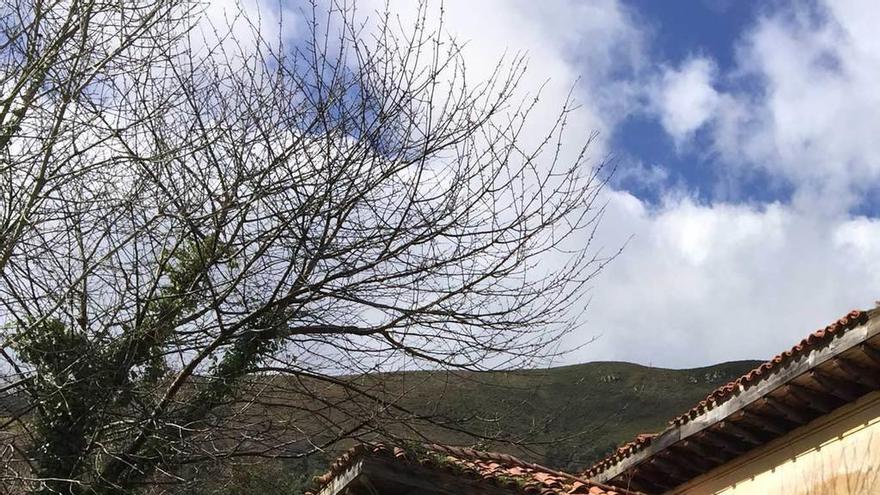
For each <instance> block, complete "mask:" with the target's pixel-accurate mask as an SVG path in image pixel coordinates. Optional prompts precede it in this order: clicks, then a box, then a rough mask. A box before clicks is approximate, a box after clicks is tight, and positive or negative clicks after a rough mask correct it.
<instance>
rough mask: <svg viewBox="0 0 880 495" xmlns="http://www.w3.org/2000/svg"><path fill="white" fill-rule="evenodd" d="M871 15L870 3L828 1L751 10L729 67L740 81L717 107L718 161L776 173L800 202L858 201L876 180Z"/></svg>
mask: <svg viewBox="0 0 880 495" xmlns="http://www.w3.org/2000/svg"><path fill="white" fill-rule="evenodd" d="M878 17H880V4H878V3H876V2H856V1H834V2H830V1H829V2H824V3H821V4H819V5H818V6H808V5H805V4H795V6H792V7H784V8H781V9H779V10H776V11H773V12H770V13H768V14H765V16H764V17H762V18H761V19H759V20H758V21H757V22H756V24H755V26H754V27H753V28H752V29H751V30H750V31H749V32H748V33H747V34H746V35H745V37H744V38H743V40H742V42H741V44H740V46H739V47H738V53H739V56H738V62H737V67H735V68H734V69H733V70H732V71H731V74H730V75H731V76H732V77H733V78H734V79H735V80H738V81H740V82H741V83H742V84H740V85H738V86H737V85H735V86H734V87H733V88H731V89H730V90H729V91H728V92H727V93H726V94H725V95H723V97H722V98H721V100H720V103H719V104H718V107H717V115H716V118H717V121H716V124H715V126H714V138H715V146H716V149H717V151H719V152H720V153H721V157H722V158H723V159H724V160H725V162H726V163H728V164H731V165H734V166H737V165H739V166H742V165H745V166H750V167H760V168H762V169H764V170H766V171H768V172H770V173H771V174H775V175H778V176H780V177H783V178H785V179H787V180H789V181H790V182H791V183H792V184H793V185H794V186H795V187H796V188H797V189H798V192H799V193H800V194H801V195H804V196H805V197H806V198H807V200H809V201H813V200H815V199H816V198H817V197H819V196H820V195H831V197H835V198H837V203H839V204H840V206H841V207H843V208H848V207H852V206H854V205H856V204H857V203H858V202H859V201H861V200H862V199H863V198H862V196H861V195H862V194H863V193H864V192H865V188H864V187H863V186H864V185H865V184H869V183H872V182H876V181H877V180H878V179H880V140H878V139H877V135H878V134H880V92H877V90H876V86H877V74H878V73H880V42H878V40H877V36H876V26H875V23H874V22H872V21H871V20H876V19H877V18H878ZM755 88H757V91H756V90H755Z"/></svg>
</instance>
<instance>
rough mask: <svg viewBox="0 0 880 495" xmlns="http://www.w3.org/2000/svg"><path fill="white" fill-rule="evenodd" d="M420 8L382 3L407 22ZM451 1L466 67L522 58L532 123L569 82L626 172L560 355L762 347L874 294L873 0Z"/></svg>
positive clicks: (609, 196) (878, 105)
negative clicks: (534, 103)
mask: <svg viewBox="0 0 880 495" xmlns="http://www.w3.org/2000/svg"><path fill="white" fill-rule="evenodd" d="M251 1H258V0H251ZM265 1H269V0H265ZM413 3H414V2H407V1H403V0H401V1H392V2H390V4H389V5H390V7H391V9H392V11H394V12H395V13H396V14H397V15H399V16H400V18H401V20H402V22H404V23H406V22H412V21H413V18H412V10H413V9H412V8H411V5H412V4H413ZM384 5H385V0H363V1H361V2H358V8H359V9H360V10H361V11H362V12H368V13H369V12H371V11H374V10H376V9H381V8H383V6H384ZM444 11H445V21H444V29H445V30H446V31H448V33H449V34H450V36H454V37H455V38H457V39H458V40H459V41H465V42H467V46H466V49H465V54H464V56H465V60H466V61H467V64H468V70H469V75H471V74H473V75H474V76H475V77H479V76H480V74H481V71H486V70H488V68H490V67H492V66H494V61H495V60H497V59H498V57H500V56H501V55H502V54H504V53H505V52H507V53H511V52H523V53H525V54H526V55H527V56H528V57H529V72H528V73H527V77H526V78H525V80H524V82H523V84H524V85H525V86H527V87H533V88H534V87H538V86H541V85H542V84H544V83H546V86H545V89H544V93H543V98H542V102H546V103H542V105H544V106H543V107H541V108H539V110H538V112H537V116H538V120H539V121H540V120H541V119H542V118H543V119H545V120H546V121H549V119H551V118H552V116H553V115H554V111H555V110H556V108H555V107H553V104H554V102H555V103H556V104H560V103H561V102H562V100H564V98H565V96H566V95H567V94H568V92H569V91H570V90H571V88H574V93H573V96H574V98H575V99H576V100H577V102H578V103H579V104H580V109H579V110H578V113H577V116H576V118H575V119H574V120H573V122H572V126H573V128H574V129H575V134H578V133H580V135H581V136H588V135H589V134H590V133H591V132H593V131H598V132H599V138H598V140H597V141H596V143H595V145H594V146H593V149H592V155H593V156H594V158H595V160H597V162H598V161H600V160H601V159H602V158H605V157H612V158H613V160H614V163H616V164H617V166H618V169H617V173H616V175H615V176H614V177H613V179H612V183H611V186H610V187H609V189H608V190H607V191H606V194H605V198H604V199H605V201H607V212H606V215H605V218H604V219H603V223H602V226H601V228H600V231H599V235H598V239H599V240H598V241H597V243H598V244H599V245H601V246H602V247H603V249H604V250H606V251H607V252H609V253H610V252H613V251H615V250H616V249H617V248H619V247H620V246H623V245H625V249H624V250H623V252H622V254H621V255H620V256H619V257H618V258H617V259H616V260H615V261H614V262H613V263H612V264H611V265H609V266H608V267H607V269H605V270H604V271H603V272H602V273H601V274H600V275H599V277H598V278H597V279H595V281H594V283H593V285H592V286H591V294H590V296H591V297H590V305H589V308H588V310H587V312H586V316H585V317H584V319H583V323H582V325H581V326H580V327H579V328H577V329H576V330H575V331H573V332H572V333H571V334H570V335H569V336H568V337H567V339H568V340H567V341H566V342H563V343H562V344H563V347H566V346H568V347H576V346H578V345H580V344H582V343H584V342H587V341H590V340H591V339H593V338H595V340H594V341H592V342H591V343H590V344H589V345H585V346H583V347H581V348H579V349H578V350H577V351H575V352H572V353H571V354H569V355H568V356H567V357H566V358H565V359H564V360H562V361H560V362H558V363H556V364H566V363H576V362H586V361H609V360H623V361H633V362H638V363H642V364H648V365H654V366H664V367H676V368H684V367H696V366H702V365H709V364H713V363H717V362H722V361H730V360H737V359H766V358H769V357H771V356H772V355H774V354H776V353H778V352H780V351H782V350H784V349H787V348H789V347H791V346H792V345H793V344H794V343H795V342H797V341H799V340H800V339H801V338H803V337H804V336H805V335H806V334H808V333H809V332H811V331H813V330H815V329H817V328H820V327H823V326H825V325H826V324H828V323H830V322H832V321H833V320H835V319H837V318H839V317H840V316H842V315H843V314H845V313H846V312H848V311H849V310H851V309H854V308H860V309H867V308H870V307H873V306H874V301H875V300H877V299H880V290H878V289H880V201H878V199H877V198H878V195H877V193H878V191H880V139H878V138H877V136H880V91H878V90H877V89H876V86H877V83H878V81H880V37H878V36H876V32H875V31H876V26H877V25H880V24H878V23H880V2H876V1H870V0H866V1H851V0H833V1H830V0H829V1H827V2H824V1H816V2H810V1H799V2H777V1H772V0H770V1H754V2H750V1H745V0H741V1H738V0H737V1H735V0H692V1H688V2H666V1H647V0H641V1H636V0H590V1H574V0H555V1H552V2H533V1H528V0H482V1H479V2H474V1H471V0H446V2H445V6H444ZM539 123H540V122H539Z"/></svg>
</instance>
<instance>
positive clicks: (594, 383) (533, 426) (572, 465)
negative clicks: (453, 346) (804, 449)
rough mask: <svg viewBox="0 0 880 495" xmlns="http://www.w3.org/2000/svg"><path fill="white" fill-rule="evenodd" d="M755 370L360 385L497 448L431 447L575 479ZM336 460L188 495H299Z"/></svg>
mask: <svg viewBox="0 0 880 495" xmlns="http://www.w3.org/2000/svg"><path fill="white" fill-rule="evenodd" d="M757 364H758V362H757V361H735V362H729V363H723V364H718V365H714V366H708V367H704V368H695V369H687V370H670V369H662V368H651V367H646V366H640V365H636V364H630V363H620V362H596V363H587V364H580V365H574V366H565V367H559V368H550V369H544V370H529V371H517V372H493V373H457V374H447V373H432V372H410V373H394V374H390V375H387V374H386V375H383V376H376V375H372V376H364V377H359V378H357V379H360V380H382V381H383V383H385V384H386V385H387V386H388V387H389V388H388V390H389V393H392V391H393V390H399V389H400V388H401V387H405V388H406V389H407V390H408V394H407V396H406V397H405V401H404V402H403V404H402V405H404V406H405V407H409V408H413V409H415V410H418V408H419V404H420V402H421V403H422V404H432V405H436V404H438V403H439V404H441V405H442V410H440V411H431V412H432V413H433V414H435V415H438V416H448V417H450V418H453V417H457V418H462V417H465V418H470V419H469V420H468V424H467V425H464V426H466V428H463V429H466V430H468V431H482V433H483V434H484V435H485V436H486V437H491V438H495V439H496V440H484V441H481V442H477V443H476V444H475V443H474V439H473V438H472V437H467V436H466V435H464V434H461V435H456V434H455V433H453V432H451V431H449V430H444V429H439V428H438V429H436V431H431V432H421V433H425V434H427V436H429V437H430V438H432V439H433V440H438V441H442V442H444V443H449V444H458V445H475V446H477V447H479V448H482V449H488V450H495V451H501V452H507V453H511V454H514V455H517V456H519V457H521V458H524V459H526V460H529V461H532V462H538V463H541V464H544V465H546V466H549V467H553V468H557V469H561V470H565V471H569V472H575V473H576V472H579V471H581V470H583V469H584V468H585V467H587V466H589V465H590V464H591V463H592V462H593V461H595V460H597V459H599V458H600V457H602V456H603V455H605V454H607V453H608V452H610V451H611V450H612V449H614V448H615V447H616V446H618V445H620V444H621V443H624V442H626V441H629V440H631V439H632V438H634V437H635V435H636V434H638V433H643V432H657V431H660V430H662V429H663V428H664V427H665V425H666V421H668V420H669V419H670V418H672V417H674V416H675V415H677V414H679V413H681V412H683V411H684V410H686V409H688V408H690V407H691V406H692V405H693V404H694V403H696V402H698V401H699V400H701V399H702V398H703V397H705V395H707V394H708V393H709V392H710V391H711V390H713V389H714V388H716V387H718V386H719V385H721V384H724V383H726V382H728V381H730V380H732V379H734V378H736V377H737V376H740V375H741V374H743V373H744V372H745V371H746V370H748V369H751V368H753V367H755V366H756V365H757ZM438 398H441V399H442V400H437V399H438ZM510 442H513V443H510ZM514 443H518V444H520V445H514ZM337 454H338V451H328V452H326V453H325V454H324V455H315V456H310V457H309V458H307V459H304V460H271V461H270V460H266V461H265V462H258V463H254V462H253V461H249V462H247V463H244V464H240V465H233V464H231V463H221V464H217V465H214V466H212V467H211V468H210V469H212V470H214V472H215V473H216V475H215V476H213V477H212V478H213V479H214V480H215V482H213V483H209V484H204V483H201V484H199V485H198V486H193V487H191V488H190V491H189V492H188V493H191V494H193V495H201V494H208V493H211V494H213V495H216V494H223V495H233V494H239V493H301V492H302V491H304V490H305V489H306V488H307V487H308V486H309V485H310V480H311V478H312V476H313V475H314V474H318V473H320V472H322V471H323V470H324V469H326V466H327V465H328V463H329V462H330V461H332V458H333V457H334V456H335V455H337ZM196 478H204V477H203V476H198V477H196Z"/></svg>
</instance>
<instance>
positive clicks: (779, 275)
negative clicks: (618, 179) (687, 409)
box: [572, 191, 880, 367]
mask: <svg viewBox="0 0 880 495" xmlns="http://www.w3.org/2000/svg"><path fill="white" fill-rule="evenodd" d="M609 197H610V202H609V209H608V215H607V216H606V218H605V225H604V228H603V231H602V238H603V240H604V242H606V243H612V244H614V243H617V242H623V241H624V240H625V239H626V238H627V237H628V236H629V233H630V232H632V233H633V237H632V239H631V240H630V241H629V243H628V244H627V248H626V249H625V250H624V252H623V254H622V255H621V256H620V257H619V258H618V259H617V260H616V261H615V262H614V263H612V264H611V265H609V267H608V268H607V270H606V271H604V272H603V273H602V274H601V275H600V277H599V279H598V280H597V281H596V289H595V292H594V296H593V299H592V303H591V306H590V309H589V311H588V317H587V320H588V321H587V323H586V324H585V325H584V328H583V329H582V333H581V334H580V335H579V336H578V338H583V337H585V336H586V335H595V336H598V337H599V338H598V340H597V341H596V342H594V343H593V344H591V345H590V346H587V347H586V348H585V349H584V350H583V351H582V352H580V353H579V354H578V355H577V356H572V358H573V361H582V360H605V359H610V360H627V361H636V362H641V363H646V364H647V363H651V364H654V365H658V366H673V367H686V366H698V365H705V364H709V363H713V362H720V361H728V360H733V359H760V358H767V357H769V356H770V355H773V354H775V353H777V352H779V351H781V350H783V349H786V348H788V347H790V346H791V345H792V344H793V343H794V342H796V341H798V340H800V339H801V338H802V337H803V336H804V335H806V334H807V333H808V332H810V331H812V330H814V329H816V328H819V327H821V326H824V325H825V324H827V323H828V322H830V321H832V320H834V319H836V318H837V317H839V316H841V315H843V314H844V313H845V312H847V311H849V310H850V309H852V308H865V307H870V306H871V304H872V302H873V300H874V298H875V294H873V293H872V292H871V289H870V288H872V287H877V286H878V283H880V276H878V275H880V261H878V260H880V256H878V255H880V221H877V220H872V219H868V218H864V217H857V218H846V217H838V218H827V217H822V216H816V215H813V214H812V213H811V212H809V211H802V210H799V209H797V208H795V207H792V206H789V205H785V204H781V203H771V204H768V205H762V206H749V205H736V204H714V205H704V204H699V203H697V202H695V201H694V200H693V199H692V198H690V197H688V196H678V197H667V198H666V199H665V201H664V202H663V204H661V205H660V206H656V207H652V206H649V205H647V204H645V203H644V202H642V201H641V200H639V199H638V198H636V197H634V196H632V195H630V194H628V193H625V192H621V191H616V192H612V193H611V194H610V195H609Z"/></svg>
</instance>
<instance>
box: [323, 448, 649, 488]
mask: <svg viewBox="0 0 880 495" xmlns="http://www.w3.org/2000/svg"><path fill="white" fill-rule="evenodd" d="M417 450H418V451H424V453H433V454H435V455H436V454H441V455H444V454H445V455H448V456H451V457H454V458H456V459H457V460H459V461H462V460H480V461H492V462H496V463H499V464H504V465H506V466H510V467H521V468H527V469H531V470H534V471H541V472H544V473H547V474H551V475H553V476H557V477H562V478H567V479H568V480H569V481H571V482H572V484H573V485H574V486H575V487H578V486H581V487H583V488H585V489H587V490H591V488H592V487H595V488H598V489H600V492H601V493H606V492H608V493H614V494H619V495H640V494H639V493H638V492H633V491H627V490H624V489H622V488H619V487H613V486H610V485H605V484H603V483H598V482H595V481H590V480H586V479H583V478H581V477H578V476H576V475H573V474H570V473H565V472H561V471H556V470H554V469H551V468H548V467H546V466H542V465H539V464H534V463H530V462H526V461H524V460H522V459H519V458H517V457H515V456H512V455H509V454H502V453H499V452H485V451H480V450H475V449H470V448H466V447H453V446H449V445H439V444H421V445H417V446H415V447H414V448H413V447H410V448H404V447H399V446H392V445H386V444H382V443H377V444H359V445H356V446H354V447H352V448H350V449H349V450H348V451H346V452H345V453H344V454H342V455H341V456H339V457H338V458H337V459H336V461H335V462H334V463H333V464H332V465H331V466H330V469H329V471H328V472H327V473H325V474H323V475H321V476H316V477H315V480H314V481H315V483H316V484H317V485H318V487H317V489H316V490H314V491H312V492H306V495H315V493H319V492H320V491H321V490H322V489H323V488H324V487H326V486H327V485H328V484H329V483H330V482H331V481H332V480H333V479H334V478H335V477H336V476H338V475H340V474H341V473H342V472H344V471H345V470H346V469H348V468H349V467H351V466H352V465H354V464H355V463H356V462H357V461H358V460H359V459H362V458H364V457H367V456H372V457H379V458H386V459H393V460H396V461H399V462H407V463H413V464H416V465H421V466H424V467H430V468H440V467H443V466H444V464H443V462H441V461H439V460H437V459H435V458H432V456H429V455H419V452H417ZM453 464H456V463H455V462H453V463H450V466H449V470H450V471H452V472H456V474H465V475H468V474H470V475H472V477H474V478H482V479H483V480H485V481H487V482H489V483H493V484H497V485H501V486H505V487H507V488H511V489H515V490H516V491H518V492H521V493H525V494H527V495H528V494H531V493H533V490H530V489H529V487H524V486H522V485H518V484H517V483H516V482H514V481H512V479H511V478H513V476H503V477H486V476H481V473H478V472H468V471H467V470H465V472H463V473H462V472H461V471H462V467H461V466H460V465H457V467H453V466H452V465H453ZM534 493H538V492H534ZM540 493H541V494H543V493H545V492H544V491H541V492H540ZM548 493H549V492H548ZM567 493H599V492H596V491H588V492H587V491H583V492H582V491H580V490H575V491H571V492H567Z"/></svg>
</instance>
